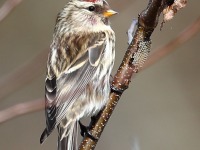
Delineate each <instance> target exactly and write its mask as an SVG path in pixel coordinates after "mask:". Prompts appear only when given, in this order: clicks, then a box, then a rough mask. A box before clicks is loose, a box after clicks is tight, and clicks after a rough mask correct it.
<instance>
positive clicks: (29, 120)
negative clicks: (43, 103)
mask: <svg viewBox="0 0 200 150" xmlns="http://www.w3.org/2000/svg"><path fill="white" fill-rule="evenodd" d="M4 2H5V0H1V1H0V6H2V5H3V4H4ZM108 2H109V3H110V5H111V7H112V8H113V9H114V10H116V11H118V12H119V14H118V15H116V16H114V17H113V18H112V19H111V22H112V27H113V30H114V31H115V32H116V37H117V43H116V63H115V67H114V70H113V74H114V73H115V72H116V70H117V68H118V66H119V64H120V63H121V60H122V58H123V55H124V53H125V51H126V49H127V35H126V31H127V30H128V28H129V26H130V23H131V21H132V19H133V18H137V16H138V14H139V13H140V12H141V11H142V10H143V9H145V8H146V5H147V3H148V1H147V0H126V1H124V0H118V1H117V2H116V1H114V0H109V1H108ZM65 4H66V1H64V0H60V1H55V0H42V1H34V0H26V1H25V0H24V1H22V2H21V3H20V5H19V6H18V7H16V8H15V9H14V10H13V11H12V13H11V14H10V15H9V16H8V17H6V18H5V19H4V20H3V21H1V22H0V81H1V82H0V84H1V85H3V86H0V88H1V89H0V91H1V94H0V110H4V109H6V108H8V107H11V106H13V105H15V104H18V103H21V102H28V101H33V100H36V99H42V98H43V97H44V79H45V71H46V57H47V50H48V47H49V45H50V43H51V40H52V34H53V29H54V25H55V18H56V15H57V13H58V12H59V11H60V10H61V8H62V7H63V6H64V5H65ZM199 5H200V1H189V2H188V4H187V6H186V8H184V9H183V10H181V11H179V12H178V13H177V14H176V16H175V18H174V19H173V20H172V21H170V22H167V23H165V24H164V27H163V28H162V31H160V29H159V27H158V28H157V29H156V31H155V32H154V33H153V35H152V42H153V44H152V52H153V51H154V50H155V49H156V48H158V47H161V46H162V45H165V44H167V43H168V42H169V41H171V40H172V39H173V38H175V37H176V36H177V35H178V34H179V33H180V32H182V31H183V30H184V29H185V28H186V27H187V26H188V25H190V24H191V23H192V22H194V21H195V20H196V19H197V18H198V17H199V16H200V11H199ZM160 21H162V20H160ZM40 53H42V57H39V58H38V55H41V54H40ZM199 56H200V34H197V35H196V36H195V37H194V38H192V39H191V40H189V41H188V42H186V43H184V44H183V45H181V46H180V47H178V48H177V49H176V51H174V52H173V53H171V54H170V55H168V56H167V57H165V58H164V59H162V60H161V61H159V62H157V63H156V64H155V65H153V66H151V67H149V68H147V69H145V70H144V71H142V72H140V73H138V74H137V75H136V77H135V78H134V79H133V82H132V83H131V85H130V87H129V89H128V90H126V91H125V93H124V94H123V96H122V97H121V99H120V102H119V104H118V106H117V108H116V110H115V111H114V114H113V115H112V117H111V119H110V121H109V123H108V124H107V126H106V128H105V130H104V132H103V134H102V137H101V139H100V141H99V143H98V145H97V148H96V150H121V149H124V150H199V149H200V59H199ZM35 57H37V58H38V59H35ZM32 60H34V61H35V63H36V64H37V65H36V66H34V67H33V66H32V67H29V68H28V69H26V71H24V74H23V75H19V74H16V77H15V78H14V80H9V81H7V80H6V79H8V77H9V76H11V75H12V73H13V72H15V71H16V70H18V69H19V68H20V67H22V66H24V65H25V64H27V63H29V62H30V61H32ZM31 75H33V77H31ZM27 77H30V80H29V81H27V80H26V78H27ZM23 78H24V81H25V82H20V83H18V84H19V85H18V86H16V85H15V84H16V81H18V80H20V81H21V80H22V79H23ZM15 87H17V88H15ZM13 89H14V90H13ZM44 127H45V117H44V111H43V110H40V111H38V112H35V113H30V114H27V115H24V116H20V117H17V118H15V119H12V120H9V121H7V122H4V123H1V124H0V149H1V150H11V149H15V150H55V149H56V142H57V131H56V130H55V131H54V132H53V134H52V135H51V136H50V137H49V138H48V140H47V141H46V142H45V143H44V144H43V145H42V146H41V145H40V144H39V138H40V135H41V133H42V131H43V129H44Z"/></svg>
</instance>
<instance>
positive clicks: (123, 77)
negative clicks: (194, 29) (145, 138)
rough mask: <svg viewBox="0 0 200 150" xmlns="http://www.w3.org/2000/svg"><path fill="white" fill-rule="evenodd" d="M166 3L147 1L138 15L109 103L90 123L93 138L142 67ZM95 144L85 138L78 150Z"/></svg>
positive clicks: (101, 129) (162, 1)
mask: <svg viewBox="0 0 200 150" xmlns="http://www.w3.org/2000/svg"><path fill="white" fill-rule="evenodd" d="M167 2H168V1H167V0H149V4H148V6H147V8H146V9H145V10H144V11H143V12H142V13H140V15H139V18H138V28H137V30H136V33H135V36H134V39H133V40H132V42H131V44H130V45H129V47H128V49H127V51H126V54H125V56H124V59H123V61H122V63H121V65H120V67H119V69H118V71H117V73H116V74H115V76H114V79H113V82H112V85H111V93H110V97H109V101H108V103H107V105H106V107H105V108H104V109H103V110H102V111H101V112H100V113H99V114H98V116H97V118H96V121H95V122H91V123H90V132H91V134H92V135H93V136H95V137H98V138H100V136H101V133H102V132H103V130H104V127H105V126H106V124H107V122H108V120H109V118H110V116H111V114H112V112H113V111H114V109H115V107H116V105H117V103H118V101H119V99H120V97H121V95H122V93H123V92H124V91H125V90H126V89H127V88H128V85H129V83H130V82H131V78H132V76H133V75H134V73H137V72H138V70H139V68H140V67H141V66H142V65H143V63H144V61H145V59H146V57H147V55H148V52H149V50H150V45H151V42H150V36H151V34H152V33H153V30H154V29H155V27H156V26H157V24H158V19H159V16H160V14H161V12H162V11H163V10H164V8H166V7H167V6H168V3H167ZM97 142H98V140H95V141H94V140H92V139H90V138H89V137H87V136H85V137H84V138H83V140H82V142H81V144H80V146H79V150H94V149H95V147H96V144H97Z"/></svg>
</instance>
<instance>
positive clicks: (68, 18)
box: [57, 0, 117, 31]
mask: <svg viewBox="0 0 200 150" xmlns="http://www.w3.org/2000/svg"><path fill="white" fill-rule="evenodd" d="M116 13H117V12H115V11H113V10H111V9H110V7H109V5H108V3H107V2H106V1H105V0H71V1H70V2H69V3H68V4H67V5H66V7H65V8H64V10H63V11H62V12H61V13H60V14H59V16H58V19H57V22H59V21H60V22H62V24H63V23H64V24H65V22H66V24H65V26H68V28H70V29H76V31H78V30H79V29H80V30H81V31H83V29H85V30H99V29H101V28H103V27H105V26H108V25H109V21H108V17H110V16H112V15H114V14H116Z"/></svg>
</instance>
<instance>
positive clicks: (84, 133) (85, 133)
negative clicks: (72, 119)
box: [79, 117, 98, 141]
mask: <svg viewBox="0 0 200 150" xmlns="http://www.w3.org/2000/svg"><path fill="white" fill-rule="evenodd" d="M92 121H93V120H92V117H91V122H92ZM79 125H80V129H81V136H82V137H84V136H88V137H89V138H90V139H92V140H93V141H96V140H98V138H97V137H95V136H93V135H92V133H91V132H90V130H89V129H90V126H85V125H83V124H82V123H81V121H80V120H79Z"/></svg>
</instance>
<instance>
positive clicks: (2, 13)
mask: <svg viewBox="0 0 200 150" xmlns="http://www.w3.org/2000/svg"><path fill="white" fill-rule="evenodd" d="M21 2H22V0H6V1H5V3H4V4H3V5H2V6H1V7H0V22H1V21H3V20H4V19H5V18H6V17H7V16H8V15H9V14H10V13H11V12H12V11H13V9H14V8H15V7H17V6H18V5H19V4H20V3H21Z"/></svg>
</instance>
